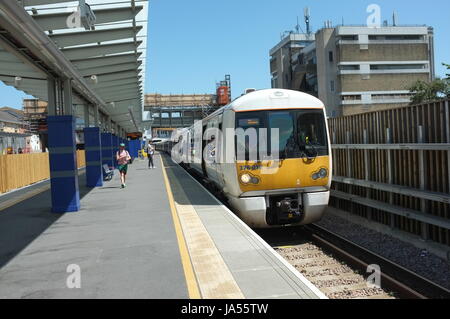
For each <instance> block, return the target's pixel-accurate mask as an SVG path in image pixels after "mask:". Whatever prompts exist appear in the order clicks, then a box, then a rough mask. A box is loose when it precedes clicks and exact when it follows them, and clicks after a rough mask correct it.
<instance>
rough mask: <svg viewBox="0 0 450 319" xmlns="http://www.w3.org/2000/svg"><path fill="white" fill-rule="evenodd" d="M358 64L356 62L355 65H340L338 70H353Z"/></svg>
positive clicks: (357, 67) (357, 68) (358, 67)
mask: <svg viewBox="0 0 450 319" xmlns="http://www.w3.org/2000/svg"><path fill="white" fill-rule="evenodd" d="M359 69H360V66H359V65H358V64H355V65H340V66H339V70H340V71H355V70H359Z"/></svg>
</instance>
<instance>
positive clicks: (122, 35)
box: [49, 26, 142, 48]
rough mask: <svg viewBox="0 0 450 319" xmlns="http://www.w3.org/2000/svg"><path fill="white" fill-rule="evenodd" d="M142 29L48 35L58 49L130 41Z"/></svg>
mask: <svg viewBox="0 0 450 319" xmlns="http://www.w3.org/2000/svg"><path fill="white" fill-rule="evenodd" d="M141 29H142V27H140V26H139V27H136V29H134V28H117V29H106V30H95V31H83V32H71V33H63V34H53V35H49V38H50V39H52V40H53V41H54V42H55V44H56V45H57V46H58V47H60V48H65V47H73V46H80V45H84V44H91V43H99V42H106V41H114V40H122V39H132V38H133V37H134V36H135V35H136V34H137V33H138V32H140V31H141ZM135 47H136V46H135Z"/></svg>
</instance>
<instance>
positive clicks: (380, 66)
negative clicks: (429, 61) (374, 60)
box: [370, 64, 426, 70]
mask: <svg viewBox="0 0 450 319" xmlns="http://www.w3.org/2000/svg"><path fill="white" fill-rule="evenodd" d="M425 68H426V65H425V64H371V65H370V69H371V70H417V69H425Z"/></svg>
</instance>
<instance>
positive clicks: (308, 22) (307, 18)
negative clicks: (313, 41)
mask: <svg viewBox="0 0 450 319" xmlns="http://www.w3.org/2000/svg"><path fill="white" fill-rule="evenodd" d="M304 13H305V23H306V34H308V35H309V34H311V25H310V18H311V14H310V11H309V8H308V7H306V8H305V9H304Z"/></svg>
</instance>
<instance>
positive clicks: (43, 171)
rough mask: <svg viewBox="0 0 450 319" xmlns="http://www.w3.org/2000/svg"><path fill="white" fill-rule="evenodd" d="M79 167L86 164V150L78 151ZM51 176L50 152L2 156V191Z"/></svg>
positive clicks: (0, 184)
mask: <svg viewBox="0 0 450 319" xmlns="http://www.w3.org/2000/svg"><path fill="white" fill-rule="evenodd" d="M77 164H78V168H82V167H85V166H86V159H85V151H77ZM48 178H50V166H49V156H48V153H36V154H17V155H2V156H0V193H6V192H9V191H11V190H14V189H17V188H21V187H25V186H28V185H32V184H35V183H38V182H40V181H43V180H46V179H48Z"/></svg>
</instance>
